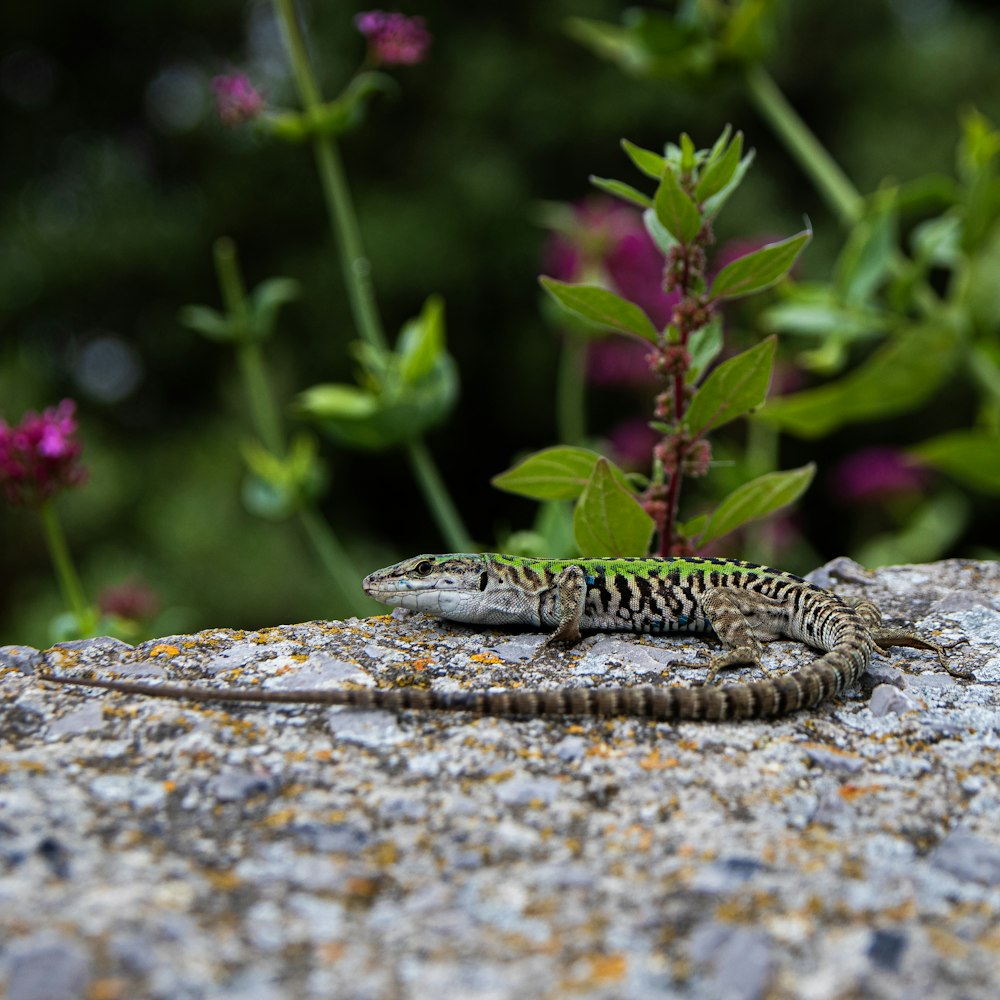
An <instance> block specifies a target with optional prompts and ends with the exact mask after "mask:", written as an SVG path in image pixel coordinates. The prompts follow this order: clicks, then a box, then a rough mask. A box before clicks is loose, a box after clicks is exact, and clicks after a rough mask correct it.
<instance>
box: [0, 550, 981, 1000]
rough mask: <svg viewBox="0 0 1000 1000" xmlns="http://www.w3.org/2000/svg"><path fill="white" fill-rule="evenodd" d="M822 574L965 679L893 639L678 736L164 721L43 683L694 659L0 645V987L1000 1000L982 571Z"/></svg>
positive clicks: (279, 684) (385, 635)
mask: <svg viewBox="0 0 1000 1000" xmlns="http://www.w3.org/2000/svg"><path fill="white" fill-rule="evenodd" d="M817 579H825V580H827V581H828V582H829V583H830V584H831V585H832V586H834V587H835V588H836V589H837V591H838V592H839V593H841V594H842V595H843V596H845V597H847V598H860V597H866V598H869V599H871V600H874V601H875V602H876V603H877V604H878V605H879V606H880V607H881V608H882V609H883V611H884V613H885V615H886V617H887V619H888V620H890V621H893V622H897V621H912V622H914V624H915V625H916V627H917V628H918V629H919V630H920V631H922V632H924V633H925V634H928V635H930V636H933V637H935V638H936V639H937V640H938V641H940V642H941V643H942V644H945V645H950V644H952V643H956V642H959V641H960V640H966V641H965V642H964V643H962V644H961V645H957V646H955V648H954V649H953V650H951V651H950V653H949V656H950V657H951V658H952V659H953V660H954V662H955V664H956V665H958V666H960V667H963V668H968V669H971V671H972V673H973V675H974V679H971V680H966V679H961V678H955V677H951V676H949V675H947V674H946V673H944V672H942V671H941V669H940V667H939V665H938V663H937V661H936V658H935V657H934V656H933V654H931V653H929V652H927V651H925V650H916V649H905V648H904V649H894V650H892V651H891V652H890V654H889V655H888V656H881V655H879V656H878V657H876V659H875V661H874V662H873V664H872V669H871V670H870V671H869V673H868V674H867V675H866V677H865V678H864V679H863V681H862V683H861V684H859V685H858V687H857V688H856V689H854V690H851V691H848V692H845V693H844V694H843V695H842V696H840V697H838V698H836V699H832V700H831V701H830V702H829V703H827V704H824V705H821V706H820V707H819V708H817V709H815V710H813V711H811V712H800V713H797V714H796V715H794V716H790V717H787V718H779V719H774V720H762V721H759V722H747V723H738V724H723V725H711V724H698V723H683V724H679V725H670V724H667V723H653V722H647V721H644V720H639V719H587V718H551V719H492V718H475V717H474V716H472V715H470V714H465V713H458V714H448V713H419V712H402V713H399V714H393V713H388V712H382V711H368V710H364V711H360V710H355V709H346V708H329V707H323V706H301V705H298V706H297V705H272V706H254V705H250V704H223V703H181V702H172V701H169V700H161V699H150V698H141V697H135V696H126V695H118V694H113V693H109V692H106V691H102V690H95V689H86V688H79V687H72V688H70V687H60V686H57V685H54V684H51V683H49V682H46V681H40V680H39V678H38V677H37V676H36V675H34V674H33V672H32V671H34V670H35V669H36V668H37V666H38V665H39V664H40V663H42V662H44V663H46V664H47V665H48V666H49V667H50V669H53V670H56V671H65V672H76V671H84V670H86V671H94V672H95V673H98V674H101V675H106V676H125V677H144V676H145V677H148V678H150V679H152V680H157V681H158V680H160V679H163V680H169V681H177V682H183V683H199V682H202V683H209V684H216V685H238V686H246V687H252V688H257V689H261V690H267V689H270V688H278V689H283V690H293V689H295V688H308V687H316V688H328V687H331V686H339V685H342V684H351V685H354V684H357V685H367V686H372V685H378V686H380V687H390V686H392V685H394V684H400V683H411V684H412V683H421V684H431V685H433V686H435V687H439V688H441V689H445V690H459V689H463V690H474V689H477V688H489V687H514V686H520V687H533V686H539V687H550V686H553V685H557V684H674V683H684V684H690V683H694V682H696V681H699V680H701V678H702V677H703V676H704V668H703V665H704V664H705V663H706V662H707V661H708V659H709V658H710V656H711V655H712V653H713V651H714V649H715V647H714V645H713V643H712V641H711V640H706V639H704V638H699V637H694V636H662V637H661V636H655V637H649V636H644V637H640V636H628V635H614V636H609V635H590V636H587V637H586V638H585V639H584V640H583V641H582V642H581V643H580V644H579V645H578V646H576V647H573V648H572V649H568V650H564V649H554V648H551V647H547V646H545V645H544V637H543V636H541V635H539V634H534V633H530V632H504V631H503V630H498V629H485V630H482V631H479V630H476V629H473V628H470V627H467V626H451V625H448V624H446V623H441V622H438V621H435V620H433V619H430V618H427V617H425V616H423V615H420V614H416V613H409V612H405V613H404V612H396V613H393V614H391V615H385V616H379V617H377V618H372V619H367V620H357V619H353V620H348V621H343V622H307V623H302V624H298V625H289V626H279V627H275V628H268V629H260V630H257V631H240V630H230V629H222V628H216V629H210V630H206V631H205V632H201V633H197V634H194V635H187V636H167V637H163V638H160V639H154V640H149V641H147V642H143V643H140V644H138V645H137V646H135V648H131V647H129V646H127V645H126V644H120V643H117V642H108V641H97V642H83V643H76V644H71V645H66V644H63V645H61V646H60V647H58V648H53V649H52V650H46V651H43V652H38V651H31V650H26V649H25V648H24V647H13V648H12V647H5V649H4V650H0V734H2V739H0V996H4V997H10V998H12V1000H42V998H43V997H45V998H47V1000H61V998H62V997H72V998H74V1000H77V998H83V997H86V998H88V1000H96V998H105V997H107V998H111V1000H117V998H121V997H149V998H151V1000H273V998H274V997H295V998H296V1000H300V998H301V1000H327V998H329V997H332V996H337V997H340V996H343V997H350V998H352V1000H399V998H402V1000H408V998H416V997H427V996H429V997H439V998H440V1000H451V998H464V997H470V996H475V997H477V1000H478V998H492V1000H534V998H538V1000H563V998H567V1000H568V998H571V997H572V998H581V1000H633V998H635V1000H645V998H647V997H668V998H670V1000H702V998H706V997H711V998H716V997H720V998H723V997H725V998H735V1000H842V998H844V997H854V996H858V997H860V996H864V997H865V998H872V1000H896V998H898V997H910V998H913V1000H954V998H955V997H956V996H961V997H963V998H966V1000H994V998H995V995H996V969H997V968H998V966H1000V939H998V937H997V933H996V928H997V927H998V926H1000V833H998V830H997V815H1000V781H998V774H1000V730H998V726H997V719H998V718H1000V684H998V683H997V673H998V672H1000V625H998V623H1000V615H998V611H1000V607H998V606H997V604H996V595H998V594H1000V565H998V564H995V563H988V562H970V561H965V560H951V561H948V562H943V563H939V564H935V565H933V566H900V567H889V568H885V569H881V570H878V571H877V572H874V573H870V572H868V571H867V570H864V569H862V568H861V567H859V566H857V564H853V563H850V562H849V561H837V562H836V563H834V564H830V565H828V566H827V567H824V568H823V569H822V571H820V573H818V574H817ZM956 595H964V596H963V598H962V599H961V600H959V599H958V597H957V596H956ZM12 649H16V650H17V651H18V652H16V653H15V652H13V651H12ZM813 655H814V654H813V653H812V652H811V651H809V650H807V649H806V648H805V647H804V646H802V645H801V644H799V643H794V642H784V641H782V642H776V643H772V644H769V645H768V646H767V648H766V651H765V662H766V663H767V665H768V666H769V667H771V668H773V669H775V670H777V671H779V672H780V671H783V670H787V669H792V668H794V667H796V666H798V665H800V664H801V663H802V662H803V660H804V659H805V658H807V657H811V656H813ZM699 664H701V665H702V666H698V665H699ZM755 676H757V674H756V673H755V672H754V671H752V670H738V671H733V672H732V674H731V675H730V676H729V677H727V678H726V679H727V680H731V679H738V678H742V679H749V678H753V677H755ZM201 679H204V680H203V681H202V680H201ZM900 699H902V700H900ZM892 705H896V706H897V707H899V708H902V709H903V710H902V711H896V710H893V708H892V707H891V706H892ZM904 706H905V707H904ZM40 990H48V991H49V992H46V993H42V992H39V991H40Z"/></svg>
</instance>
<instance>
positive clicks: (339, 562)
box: [215, 239, 374, 614]
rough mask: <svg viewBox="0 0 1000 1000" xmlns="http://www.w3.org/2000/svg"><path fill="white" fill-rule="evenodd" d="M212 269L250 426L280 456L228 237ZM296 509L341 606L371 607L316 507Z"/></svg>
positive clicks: (281, 442)
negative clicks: (230, 334) (231, 329)
mask: <svg viewBox="0 0 1000 1000" xmlns="http://www.w3.org/2000/svg"><path fill="white" fill-rule="evenodd" d="M215 269H216V273H217V274H218V277H219V287H220V288H221V289H222V301H223V303H224V304H225V307H226V314H227V315H228V317H229V319H230V322H231V323H232V324H233V326H234V327H235V329H236V331H237V336H236V342H235V346H236V355H237V357H238V358H239V363H240V368H241V370H242V372H243V381H244V384H245V386H246V390H247V398H248V399H249V401H250V412H251V415H252V418H253V423H254V427H255V429H256V431H257V433H258V434H259V435H260V438H261V440H262V441H263V442H264V444H265V446H266V447H267V449H268V450H269V451H270V452H271V453H272V454H273V455H274V456H276V457H277V458H284V457H285V455H286V448H285V434H284V429H283V426H282V421H281V415H280V413H279V412H278V407H277V406H276V405H275V402H274V394H273V393H272V392H271V383H270V381H269V380H268V377H267V366H266V365H265V362H264V355H263V352H262V351H261V349H260V344H259V343H257V341H255V340H253V339H252V338H251V331H250V308H249V305H248V303H247V295H246V286H245V284H244V282H243V275H242V273H241V272H240V265H239V259H238V258H237V255H236V247H235V245H234V244H233V241H232V240H229V239H220V240H216V243H215ZM297 514H298V517H299V521H300V522H301V524H302V527H303V528H304V530H305V532H306V534H307V535H308V536H309V540H310V542H311V543H312V546H313V549H314V550H315V552H316V554H317V555H318V556H319V559H320V562H321V563H322V564H323V567H324V568H325V569H326V571H327V573H329V575H330V577H331V579H332V580H333V583H334V586H335V587H336V588H337V590H338V591H340V595H341V597H342V598H343V600H344V604H345V607H348V608H350V609H351V610H352V611H354V612H356V613H358V614H363V613H364V612H365V611H369V610H371V609H372V607H374V605H368V604H367V602H365V601H364V600H363V599H362V598H361V597H359V595H358V579H359V574H358V571H357V569H356V568H355V566H354V563H353V561H352V560H351V557H350V555H349V554H348V553H347V550H346V549H345V548H344V547H343V545H341V543H340V540H339V539H338V538H337V536H336V535H335V534H334V533H333V531H332V530H331V528H330V526H329V525H328V524H327V523H326V522H325V521H324V520H323V518H322V517H321V516H320V515H319V513H318V512H317V510H316V508H315V506H314V505H313V504H312V503H311V502H310V501H309V500H302V505H301V506H300V507H299V509H298V511H297Z"/></svg>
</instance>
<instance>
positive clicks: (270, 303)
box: [249, 278, 301, 340]
mask: <svg viewBox="0 0 1000 1000" xmlns="http://www.w3.org/2000/svg"><path fill="white" fill-rule="evenodd" d="M300 294H301V286H300V285H299V283H298V282H297V281H295V280H294V279H293V278H268V279H267V281H262V282H261V283H260V284H259V285H258V286H257V287H256V288H255V289H254V290H253V292H252V293H251V294H250V300H249V307H250V329H251V330H252V331H253V336H254V338H255V339H256V340H264V339H265V338H266V337H269V336H270V334H271V331H272V330H273V329H274V323H275V320H276V319H277V316H278V310H279V309H280V308H281V307H282V306H283V305H285V303H287V302H294V301H295V300H296V299H297V298H298V297H299V295H300Z"/></svg>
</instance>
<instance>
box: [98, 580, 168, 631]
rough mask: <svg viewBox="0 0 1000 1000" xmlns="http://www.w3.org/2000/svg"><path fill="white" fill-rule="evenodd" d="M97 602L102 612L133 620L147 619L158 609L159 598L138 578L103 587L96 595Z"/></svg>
mask: <svg viewBox="0 0 1000 1000" xmlns="http://www.w3.org/2000/svg"><path fill="white" fill-rule="evenodd" d="M97 603H98V606H99V607H100V609H101V613H102V614H105V615H117V616H118V617H119V618H126V619H128V620H129V621H133V622H141V621H147V620H148V619H150V618H152V617H153V616H154V615H155V614H156V613H157V612H158V611H159V610H160V599H159V598H158V597H157V596H156V594H155V593H154V591H153V589H152V588H151V587H150V586H149V585H148V584H147V583H146V582H145V581H144V580H140V579H138V578H134V579H131V580H127V581H126V582H125V583H119V584H114V585H113V586H110V587H105V588H104V590H102V591H101V593H100V594H98V595H97Z"/></svg>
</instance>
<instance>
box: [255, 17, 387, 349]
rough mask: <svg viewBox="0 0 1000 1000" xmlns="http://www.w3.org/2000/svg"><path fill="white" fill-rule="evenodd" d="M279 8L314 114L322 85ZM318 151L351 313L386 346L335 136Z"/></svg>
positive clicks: (291, 21) (369, 337)
mask: <svg viewBox="0 0 1000 1000" xmlns="http://www.w3.org/2000/svg"><path fill="white" fill-rule="evenodd" d="M274 6H275V9H276V10H277V13H278V20H279V22H280V24H281V30H282V35H283V36H284V39H285V47H286V48H287V49H288V57H289V60H290V61H291V64H292V72H293V73H294V74H295V82H296V85H297V86H298V91H299V99H300V100H301V101H302V107H303V109H304V110H305V112H306V115H307V116H310V115H312V114H314V113H315V112H316V111H317V109H318V108H319V107H320V105H321V104H322V97H321V95H320V91H319V86H318V84H317V83H316V78H315V77H314V76H313V72H312V68H311V67H310V65H309V56H308V54H307V52H306V46H305V42H304V40H303V38H302V32H301V31H299V24H298V21H297V19H296V17H295V4H294V2H293V0H274ZM313 151H314V152H315V154H316V169H317V171H318V172H319V179H320V185H321V186H322V188H323V198H324V200H325V201H326V209H327V214H328V215H329V218H330V226H331V228H332V230H333V239H334V242H335V243H336V244H337V248H338V250H339V251H340V265H341V269H342V271H343V274H344V284H345V285H346V287H347V294H348V297H349V298H350V303H351V312H352V313H353V315H354V322H355V324H356V325H357V328H358V334H359V335H360V336H361V338H362V339H363V340H365V341H366V342H367V343H369V344H371V345H372V346H373V347H381V348H385V347H386V346H387V340H386V336H385V333H384V332H383V330H382V321H381V319H380V318H379V314H378V306H377V305H376V303H375V291H374V288H373V287H372V282H371V263H370V261H369V260H368V258H367V256H365V251H364V246H363V244H362V242H361V229H360V227H359V225H358V220H357V216H356V215H355V212H354V204H353V202H352V200H351V195H350V190H349V189H348V186H347V177H346V175H345V174H344V168H343V164H342V163H341V161H340V153H339V151H338V149H337V144H336V143H335V142H334V140H333V138H332V137H331V136H328V135H318V136H316V138H315V139H313Z"/></svg>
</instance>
